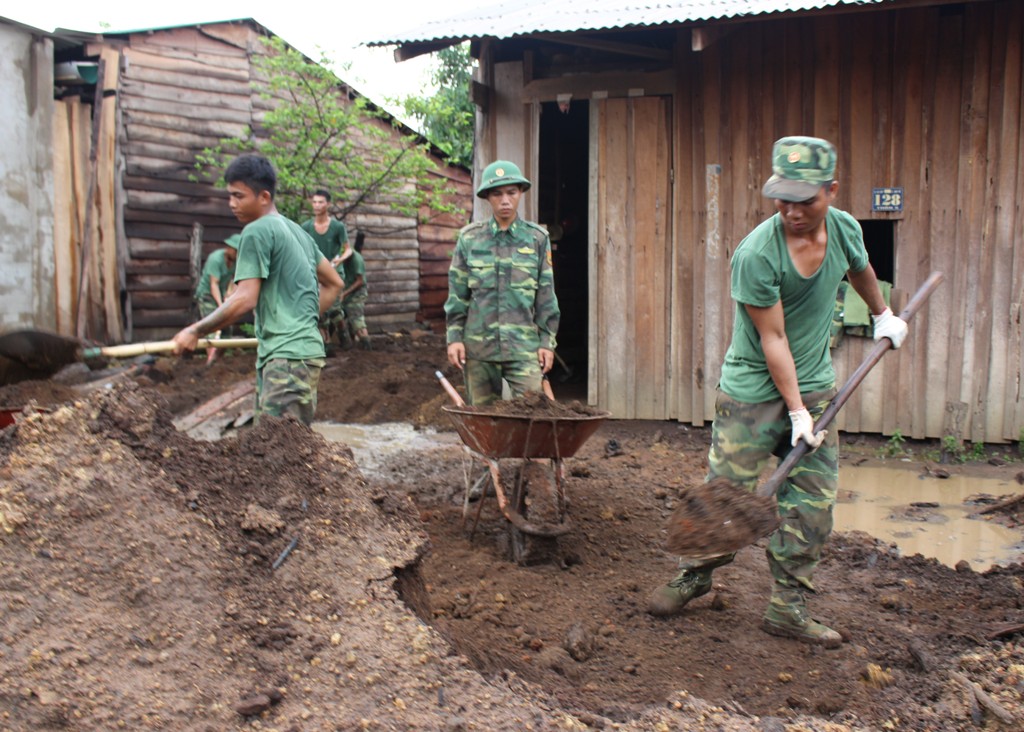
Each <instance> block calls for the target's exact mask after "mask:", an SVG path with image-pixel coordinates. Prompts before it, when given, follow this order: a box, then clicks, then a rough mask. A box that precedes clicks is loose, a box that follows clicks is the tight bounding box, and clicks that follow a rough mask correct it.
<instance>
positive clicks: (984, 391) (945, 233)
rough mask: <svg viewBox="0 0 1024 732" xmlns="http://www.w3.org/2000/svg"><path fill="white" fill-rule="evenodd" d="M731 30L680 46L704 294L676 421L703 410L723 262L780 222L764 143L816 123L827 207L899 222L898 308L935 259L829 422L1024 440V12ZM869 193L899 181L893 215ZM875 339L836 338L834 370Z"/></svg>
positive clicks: (723, 339) (703, 416) (682, 108)
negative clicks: (828, 184)
mask: <svg viewBox="0 0 1024 732" xmlns="http://www.w3.org/2000/svg"><path fill="white" fill-rule="evenodd" d="M729 31H730V32H728V33H726V34H725V35H724V37H723V38H722V39H720V40H719V41H718V42H716V43H714V44H712V45H711V46H710V47H709V48H707V49H705V50H704V51H702V52H700V53H694V52H691V51H689V49H688V48H685V49H684V48H681V49H680V50H679V51H678V53H677V66H676V67H677V71H678V75H677V104H676V108H677V110H679V111H678V114H677V115H676V125H675V134H676V156H675V160H676V166H677V171H680V172H682V175H678V174H677V176H676V181H677V184H676V190H675V194H676V208H677V212H678V217H679V221H678V223H677V226H676V229H675V231H676V247H677V256H676V261H677V268H676V283H675V290H676V291H677V292H686V291H688V290H692V291H694V292H697V293H701V296H702V298H703V303H700V302H694V303H692V307H691V309H690V313H691V317H692V321H690V322H686V323H685V324H677V326H676V328H675V330H674V333H673V335H674V337H675V338H676V344H675V353H676V361H677V363H678V364H680V365H683V364H685V365H686V368H688V369H690V373H689V374H688V375H681V376H682V378H680V379H679V383H678V388H679V392H678V393H677V394H676V400H677V403H678V405H679V407H680V410H679V414H678V417H679V418H680V419H683V420H686V421H690V422H692V423H694V424H701V423H703V422H704V421H706V420H710V419H712V418H713V408H712V405H713V393H714V388H715V384H716V382H717V379H718V373H719V368H720V364H721V360H722V356H723V353H724V348H725V345H726V344H727V343H728V340H729V333H730V329H731V323H732V317H733V309H732V308H733V306H732V304H731V301H730V300H729V279H728V266H727V264H728V259H729V257H730V256H731V254H732V252H733V251H734V250H735V247H736V245H737V244H738V243H739V242H740V240H741V239H742V238H743V236H745V235H746V234H747V233H748V232H749V231H750V229H752V228H753V227H754V226H755V225H756V224H757V223H759V222H760V221H761V220H763V219H764V218H765V217H766V216H767V215H769V214H771V213H774V211H772V210H771V209H770V208H769V205H770V203H769V202H767V201H765V200H764V199H762V198H761V196H760V187H761V185H762V183H763V182H764V179H765V178H767V176H768V175H769V174H770V150H771V144H772V141H773V140H774V139H776V138H778V137H780V136H782V135H785V134H814V135H819V136H822V137H826V138H828V139H830V140H832V141H833V142H834V143H835V144H836V145H837V148H838V150H839V172H838V178H839V182H840V192H839V198H838V200H837V202H836V204H837V206H838V207H839V208H842V209H844V210H847V211H849V212H850V213H852V214H853V215H854V216H856V217H857V218H858V219H880V218H895V219H896V220H897V223H896V224H895V232H896V259H895V290H894V295H893V297H894V302H895V304H896V306H897V308H898V306H899V305H900V304H902V303H903V302H905V301H906V299H908V298H909V296H910V294H912V293H913V291H914V290H915V289H916V287H917V285H918V284H919V283H920V282H922V281H923V280H924V279H925V278H926V277H927V275H928V273H929V272H930V271H931V270H941V271H943V272H944V273H945V275H946V282H945V284H944V285H943V286H942V287H941V288H940V289H939V290H938V291H937V292H936V293H935V294H934V295H933V296H932V298H931V300H930V302H929V304H928V306H927V308H926V309H925V310H924V311H923V313H922V314H921V315H919V316H918V318H917V320H916V321H915V322H914V324H913V326H912V336H911V338H910V339H909V341H908V343H907V344H906V345H905V346H904V347H903V349H901V350H900V351H899V352H896V353H892V354H889V355H887V356H886V357H885V358H884V359H883V361H882V363H880V364H879V366H878V367H876V369H875V370H874V371H873V372H872V374H870V375H869V377H868V379H867V380H866V381H865V383H864V384H863V385H862V387H861V388H860V390H859V391H858V392H857V393H856V394H855V395H854V397H853V398H852V399H851V401H850V403H849V404H848V405H847V407H846V408H845V410H844V412H843V413H842V414H841V415H840V417H839V426H840V427H841V428H843V429H845V430H848V431H866V432H875V433H878V432H880V433H883V434H892V433H893V432H894V431H896V430H899V431H900V432H901V433H902V434H903V435H904V436H906V437H915V438H921V437H944V436H946V435H953V436H956V437H958V438H963V439H968V440H972V441H980V440H985V441H991V442H1000V441H1016V440H1018V439H1020V436H1021V429H1024V406H1022V395H1021V393H1020V387H1019V384H1020V383H1021V375H1022V366H1021V360H1022V354H1021V323H1020V310H1021V298H1022V291H1024V246H1022V244H1024V242H1022V239H1024V226H1022V223H1024V222H1022V213H1021V204H1020V202H1021V200H1022V198H1024V177H1022V175H1021V173H1020V171H1021V170H1022V169H1024V168H1022V162H1024V149H1022V139H1021V138H1022V129H1024V127H1022V119H1024V118H1022V108H1021V106H1022V101H1021V100H1022V98H1024V81H1022V78H1024V76H1022V58H1021V54H1022V51H1021V45H1022V38H1024V3H1018V2H1011V1H1009V0H1004V1H1002V2H991V3H984V2H981V3H967V4H964V5H955V6H946V7H933V8H916V9H909V10H901V11H889V12H864V13H853V14H847V15H843V16H842V17H839V16H836V15H832V16H828V15H825V16H820V17H817V18H806V19H797V20H771V21H764V22H761V23H756V24H755V23H751V24H744V25H738V26H732V27H730V29H729ZM808 39H810V41H809V40H808ZM685 42H686V39H685V37H681V39H680V44H683V43H685ZM719 169H720V171H721V172H720V175H719V174H718V172H717V171H718V170H719ZM877 186H902V187H903V188H904V191H905V210H904V212H903V213H902V214H878V213H875V214H873V213H872V212H871V208H870V203H871V189H872V188H873V187H877ZM683 261H687V262H688V264H687V265H686V266H679V264H678V263H679V262H683ZM676 312H677V314H678V315H679V317H680V318H685V317H686V310H685V308H683V307H680V308H679V309H678V310H677V311H676ZM680 322H682V321H680ZM870 345H871V343H870V341H868V340H867V339H858V338H847V339H845V341H844V344H843V345H842V346H841V347H840V348H839V349H838V351H837V352H836V354H835V361H836V366H837V371H838V374H839V378H840V381H842V379H843V378H845V375H846V374H848V373H850V372H851V371H852V370H853V368H855V366H856V365H857V364H858V363H859V362H860V361H861V359H862V358H863V356H864V355H865V353H866V351H867V350H868V349H869V348H870Z"/></svg>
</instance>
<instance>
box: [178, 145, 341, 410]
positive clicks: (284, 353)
mask: <svg viewBox="0 0 1024 732" xmlns="http://www.w3.org/2000/svg"><path fill="white" fill-rule="evenodd" d="M224 180H225V182H226V183H227V184H228V195H229V196H230V198H229V203H230V205H231V212H232V213H233V214H234V215H235V218H237V219H238V220H239V221H240V222H241V223H243V224H245V228H244V229H242V239H241V242H240V243H239V245H238V262H237V264H236V265H235V291H234V292H233V293H231V294H230V295H228V297H227V299H226V300H225V301H224V302H223V303H222V304H221V306H220V307H218V308H217V309H216V310H215V311H213V312H212V313H211V314H210V315H208V316H207V317H205V318H203V319H202V320H200V321H199V322H198V323H193V324H192V325H189V326H187V327H186V328H183V329H182V330H181V331H179V332H178V334H177V335H175V336H174V341H175V353H178V354H180V353H182V352H183V351H191V350H194V349H195V347H196V343H197V341H198V339H199V337H200V336H202V335H205V334H207V333H212V332H213V331H216V330H219V329H220V328H222V327H224V326H226V325H230V324H231V323H234V322H235V321H236V320H238V319H239V318H240V317H241V316H243V315H245V314H246V313H248V312H249V311H251V310H253V309H255V312H256V317H255V324H256V337H257V338H258V339H259V349H258V351H257V357H256V415H257V418H258V417H259V415H260V414H270V415H273V416H282V415H284V414H292V415H294V416H295V417H296V418H297V419H299V420H300V421H302V422H304V423H305V424H307V425H308V424H310V423H311V422H312V421H313V414H314V413H315V411H316V392H317V383H318V382H319V379H320V369H321V368H323V365H324V342H323V339H322V338H321V337H320V330H319V329H318V328H317V320H318V319H319V315H320V313H322V312H324V311H325V310H326V309H327V308H328V306H330V304H331V303H333V302H334V301H335V300H336V299H337V297H338V293H339V292H340V291H341V278H340V277H338V273H337V272H335V271H334V268H333V267H332V266H331V264H330V262H328V261H327V258H326V257H324V255H323V254H321V253H320V251H319V250H318V249H317V247H316V244H315V243H314V242H313V239H312V237H310V236H309V235H308V234H307V233H306V232H304V231H303V230H302V228H301V227H300V226H299V225H298V224H296V223H295V222H293V221H289V220H288V219H286V218H285V217H284V216H282V215H281V214H279V213H278V212H277V207H276V206H275V205H274V191H275V189H276V187H277V174H276V173H275V172H274V168H273V166H272V165H271V164H270V161H269V160H267V159H266V158H264V157H262V156H260V155H242V156H240V157H238V158H236V159H235V160H234V161H233V162H232V163H231V165H229V166H228V169H227V170H226V171H225V173H224ZM318 285H319V289H318Z"/></svg>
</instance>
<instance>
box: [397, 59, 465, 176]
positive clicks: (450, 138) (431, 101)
mask: <svg viewBox="0 0 1024 732" xmlns="http://www.w3.org/2000/svg"><path fill="white" fill-rule="evenodd" d="M435 60H436V62H437V63H436V65H435V67H434V69H433V71H431V74H430V78H431V81H432V82H433V84H434V85H435V86H436V87H437V89H438V91H437V93H436V94H434V95H433V96H430V97H425V98H422V97H406V98H405V100H403V102H402V106H403V107H404V108H405V113H406V114H407V115H409V116H410V117H412V118H413V119H415V120H417V121H419V122H420V124H422V125H423V132H424V134H425V135H426V136H427V137H428V138H429V139H430V141H431V142H433V143H434V144H435V145H437V146H438V147H439V148H441V150H443V151H444V153H445V154H446V155H447V156H448V159H449V160H450V161H451V162H452V163H455V164H457V165H464V166H466V167H469V166H471V165H472V164H473V125H474V120H475V112H476V110H475V109H474V107H473V102H472V101H470V98H469V90H470V83H471V81H472V78H473V59H472V58H471V57H470V55H469V44H468V43H463V44H461V45H458V46H449V47H448V48H446V49H444V50H442V51H439V52H438V53H437V55H436V58H435Z"/></svg>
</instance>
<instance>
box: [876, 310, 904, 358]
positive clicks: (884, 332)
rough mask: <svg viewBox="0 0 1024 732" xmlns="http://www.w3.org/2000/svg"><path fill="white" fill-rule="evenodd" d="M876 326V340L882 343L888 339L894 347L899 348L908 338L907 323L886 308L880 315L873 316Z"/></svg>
mask: <svg viewBox="0 0 1024 732" xmlns="http://www.w3.org/2000/svg"><path fill="white" fill-rule="evenodd" d="M871 320H872V322H873V323H874V324H875V340H876V341H880V340H882V339H883V338H888V339H889V340H890V341H892V347H893V348H894V349H895V348H899V347H900V346H901V345H902V344H903V339H904V338H906V337H907V330H908V328H907V321H905V320H903V319H902V318H899V317H897V316H895V315H893V314H892V310H890V309H889V308H886V309H885V310H883V311H882V312H880V313H879V314H878V315H872V316H871Z"/></svg>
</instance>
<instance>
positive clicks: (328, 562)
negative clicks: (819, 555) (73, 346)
mask: <svg viewBox="0 0 1024 732" xmlns="http://www.w3.org/2000/svg"><path fill="white" fill-rule="evenodd" d="M252 365H253V362H252V357H251V356H250V355H242V354H235V355H231V356H228V357H227V358H225V359H223V360H222V361H221V362H218V363H217V364H215V365H214V366H212V367H210V368H206V367H205V366H204V365H203V361H202V359H199V358H196V359H192V360H185V361H175V360H164V359H161V360H159V361H157V362H156V363H155V364H153V365H152V366H147V367H145V368H142V369H133V370H129V371H126V372H123V373H121V374H112V376H111V378H112V381H110V382H109V383H110V387H109V388H107V387H103V386H101V388H94V389H86V388H84V387H83V386H82V385H81V384H77V385H76V384H74V383H73V382H74V381H75V378H74V377H73V376H72V375H70V374H67V373H66V374H64V375H63V376H62V378H61V380H59V381H57V380H50V381H47V382H25V383H22V384H19V385H17V386H16V387H5V388H4V389H2V390H0V405H7V406H14V405H15V404H17V405H19V406H20V405H24V404H29V403H35V404H36V405H37V406H39V407H44V408H47V409H48V410H50V411H48V412H47V413H43V414H38V415H35V416H23V417H22V418H21V420H20V421H19V422H18V424H16V425H15V426H14V427H13V428H9V429H7V430H5V431H3V432H2V433H0V481H2V482H0V602H2V604H0V607H2V609H3V622H2V624H0V729H3V730H6V729H10V730H44V729H45V730H59V729H69V730H111V729H131V730H138V729H167V730H204V731H205V730H226V729H263V730H268V729H274V730H281V731H282V732H283V731H284V730H303V731H305V730H349V729H380V730H407V729H424V730H470V729H477V730H499V729H501V730H504V729H508V730H523V729H534V730H547V729H630V730H675V729H681V730H690V729H692V730H701V729H707V730H711V729H717V730H792V731H794V732H795V731H796V730H836V731H838V730H847V729H865V730H973V729H989V730H1001V729H1006V730H1013V729H1024V701H1022V694H1024V639H1022V635H1021V634H1022V632H1024V631H1022V630H1021V624H1024V593H1022V589H1024V587H1022V583H1024V566H1022V565H1021V564H1013V565H1010V566H1006V567H1000V568H994V569H992V570H989V571H987V572H984V573H976V572H972V571H971V570H970V569H969V568H967V567H960V569H959V571H958V570H956V569H952V568H948V567H945V566H942V565H940V564H938V563H937V562H935V561H932V560H926V559H924V558H922V557H920V556H912V557H901V556H900V555H899V552H898V550H897V549H896V548H895V547H893V546H891V545H888V544H885V543H882V542H879V541H877V540H875V539H873V538H872V537H869V536H867V535H863V534H835V535H833V538H832V540H831V542H830V544H829V546H828V549H827V552H826V555H825V558H824V561H823V562H822V565H821V567H820V569H819V572H818V574H817V578H816V582H817V584H818V589H819V592H818V594H817V595H816V596H815V597H813V598H812V600H811V608H812V611H813V613H814V615H815V616H816V617H818V618H820V619H822V620H824V621H826V622H828V623H829V624H830V625H832V626H833V627H835V628H836V629H837V630H839V631H840V632H841V633H842V634H843V636H844V639H845V641H846V642H845V643H844V644H843V645H842V646H841V647H840V648H839V649H837V650H821V649H815V648H812V647H808V646H804V645H801V644H799V643H794V642H790V641H785V640H782V639H779V638H775V637H772V636H769V635H766V634H764V633H763V632H762V631H761V630H760V629H759V627H758V626H759V619H760V616H761V613H762V612H763V610H764V606H765V603H766V602H767V598H768V592H769V584H768V576H767V569H766V564H765V559H764V554H763V545H759V546H754V547H751V548H749V549H745V550H744V551H742V552H740V554H739V555H738V557H737V560H736V562H734V563H733V564H732V565H729V566H728V567H725V568H722V569H720V570H718V571H716V573H715V579H716V582H715V588H714V591H713V592H712V593H710V594H709V595H707V596H706V597H703V598H700V599H698V600H696V601H695V602H693V603H692V605H691V607H690V608H688V609H687V610H686V612H685V613H684V614H683V615H681V616H679V617H676V618H670V619H657V618H653V617H651V616H649V615H647V613H646V612H645V611H644V608H645V605H646V599H647V596H648V594H649V592H650V590H651V589H652V588H653V587H655V586H656V585H658V584H659V583H661V582H664V581H665V580H666V579H668V578H669V577H670V576H671V575H672V574H673V571H674V560H673V558H672V557H670V556H669V555H668V554H667V553H666V552H665V551H664V549H663V543H664V531H663V530H664V525H665V521H666V519H667V517H668V516H669V514H670V513H671V510H672V508H673V506H674V503H675V501H676V500H677V499H678V495H679V491H680V489H682V488H683V487H685V486H686V485H688V484H690V483H692V482H693V481H695V480H699V478H700V476H702V475H703V473H704V469H705V462H704V461H705V454H706V450H707V440H708V432H707V430H705V429H693V428H687V427H685V426H681V425H678V424H676V423H670V422H669V423H652V422H622V421H608V422H605V423H604V424H603V425H602V426H601V428H600V430H599V431H598V432H597V433H596V434H595V435H594V436H593V437H591V438H590V439H589V440H588V441H587V442H586V443H585V444H584V445H583V447H582V448H581V449H580V450H579V452H578V453H577V454H576V456H575V457H573V458H571V459H568V460H566V464H565V467H566V483H565V486H566V491H567V495H568V499H569V502H570V503H569V506H568V510H567V515H568V516H569V518H570V519H571V522H572V526H571V529H570V531H569V532H568V533H567V534H566V535H564V536H562V537H561V538H559V539H557V541H556V542H554V543H553V545H552V544H550V543H549V544H545V545H544V548H546V549H548V550H550V551H549V552H548V553H547V554H543V555H542V556H543V557H544V558H545V559H546V561H544V562H542V563H539V564H534V565H530V566H521V565H519V564H517V563H515V562H512V561H510V559H509V556H510V554H509V552H510V545H513V544H514V542H515V541H516V540H518V539H517V536H515V535H512V534H513V532H511V531H510V525H509V523H508V522H507V521H505V520H504V519H503V518H501V517H500V515H499V514H498V512H497V508H496V501H495V499H494V498H492V497H488V498H485V499H484V501H483V502H482V507H481V509H480V514H479V520H478V521H476V520H475V519H476V511H477V506H478V505H481V504H478V503H472V504H470V513H469V517H468V519H466V521H465V522H464V520H463V495H464V471H465V470H469V471H470V472H471V473H473V472H475V471H476V466H475V464H474V463H472V462H467V458H466V456H465V452H464V450H463V449H462V447H461V442H460V441H458V440H457V439H454V438H453V437H452V434H451V425H450V423H449V420H448V416H447V415H446V414H445V413H444V412H443V411H442V409H441V408H442V406H445V405H446V404H447V403H448V401H447V397H446V396H444V394H443V392H442V391H441V390H440V388H439V386H438V384H437V381H436V379H435V378H434V376H433V374H434V371H435V370H436V369H438V368H442V369H444V348H443V344H442V343H441V341H440V339H439V338H438V337H437V336H434V335H431V334H429V333H419V332H416V333H414V334H410V333H403V334H395V335H381V336H378V337H377V338H376V339H375V350H374V351H371V352H363V351H345V352H342V353H340V354H339V355H336V356H333V357H332V358H330V359H329V361H328V367H327V368H326V369H325V370H324V373H323V377H322V382H321V390H320V405H319V409H318V418H319V419H322V420H331V421H337V422H361V423H379V422H391V421H405V422H410V423H412V424H414V425H416V426H418V427H420V428H423V430H424V432H429V431H431V430H434V429H441V430H447V431H448V433H447V434H446V435H443V436H442V437H443V438H444V439H438V440H437V445H436V447H434V448H432V449H429V450H422V449H417V450H409V451H406V452H401V451H398V452H397V453H395V455H394V457H392V458H390V459H389V460H388V461H387V463H386V464H385V465H384V466H383V467H380V468H376V469H375V471H374V472H372V473H370V472H366V473H364V472H362V471H361V470H360V466H359V465H358V464H356V462H355V461H354V459H353V457H352V453H351V451H350V450H348V449H347V447H345V446H344V445H341V444H338V443H328V442H326V441H325V440H323V438H321V437H320V436H319V435H317V434H315V433H313V432H311V431H309V430H307V429H306V428H304V427H302V426H300V425H297V424H295V423H292V422H289V421H279V420H268V421H266V422H264V423H263V424H261V425H260V426H259V427H256V428H245V429H242V430H240V431H237V432H232V433H231V434H230V435H229V436H227V437H226V438H225V439H223V440H221V441H219V442H215V443H208V442H195V441H193V440H191V439H189V438H188V437H186V436H184V435H182V434H180V433H177V432H175V430H174V428H173V426H172V425H171V420H172V418H173V417H177V416H181V415H183V414H185V413H187V412H189V411H191V410H192V409H194V408H195V407H197V406H198V405H199V404H201V403H203V402H204V401H205V400H206V399H209V398H211V397H213V396H215V395H217V394H219V393H221V392H223V391H224V390H226V389H227V388H229V387H231V386H233V385H234V384H236V383H238V382H240V381H244V380H246V379H251V378H252ZM446 373H448V374H449V376H451V377H452V380H453V382H455V383H456V384H458V379H457V377H456V376H455V375H453V374H451V373H450V371H447V370H446ZM90 375H91V374H90ZM80 377H81V375H79V377H78V378H80ZM555 388H556V391H560V392H561V393H563V394H565V395H566V398H567V397H569V396H577V395H578V390H579V385H578V384H573V383H565V384H563V383H560V382H559V381H558V380H557V379H556V383H555ZM574 392H575V393H574ZM844 446H845V447H844V453H843V459H844V460H855V461H875V460H879V459H880V458H879V457H878V454H879V452H880V448H882V447H884V446H885V442H884V441H883V440H880V439H878V438H875V439H871V438H852V439H844ZM927 447H928V446H927V445H918V446H915V448H916V454H919V455H923V454H924V453H925V451H926V450H927ZM988 457H989V458H991V462H990V461H989V460H978V461H973V462H969V463H966V464H960V463H956V462H952V463H949V464H946V465H942V466H941V469H943V470H947V471H949V472H961V471H966V472H968V474H976V475H984V476H985V477H995V478H1000V479H1003V480H1004V481H1005V484H1006V486H1007V490H1006V496H1008V497H1009V496H1013V495H1015V494H1016V493H1018V492H1019V491H1020V490H1024V489H1022V488H1021V487H1020V484H1019V482H1018V481H1019V480H1022V479H1024V476H1021V473H1022V470H1024V463H1022V462H1021V461H1020V456H1019V455H1018V453H1017V446H1016V445H1010V446H990V448H989V450H988ZM901 464H902V465H906V466H907V469H913V470H922V468H923V467H924V464H923V459H922V460H921V461H917V462H915V461H912V462H910V463H901ZM503 467H504V468H506V469H508V466H503ZM929 468H930V469H931V470H933V471H934V470H936V469H937V468H936V465H935V464H931V465H929ZM503 482H504V483H505V484H508V483H510V482H511V483H514V480H512V479H511V478H510V477H509V475H508V474H507V473H504V474H503ZM1019 509H1020V507H1019V504H1018V506H1016V507H1012V508H1010V509H1009V510H1007V511H1004V512H1001V513H999V514H997V515H996V516H995V517H993V516H991V515H990V516H989V517H988V520H999V521H1001V522H1004V523H1007V524H1011V525H1013V524H1014V523H1019V522H1021V521H1022V520H1024V517H1022V516H1021V515H1020V510H1019ZM979 520H984V519H980V518H979ZM474 523H475V530H473V531H471V528H472V527H473V525H474ZM518 538H521V535H519V536H518ZM275 566H276V568H275Z"/></svg>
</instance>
